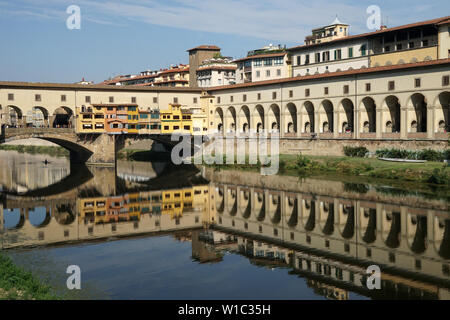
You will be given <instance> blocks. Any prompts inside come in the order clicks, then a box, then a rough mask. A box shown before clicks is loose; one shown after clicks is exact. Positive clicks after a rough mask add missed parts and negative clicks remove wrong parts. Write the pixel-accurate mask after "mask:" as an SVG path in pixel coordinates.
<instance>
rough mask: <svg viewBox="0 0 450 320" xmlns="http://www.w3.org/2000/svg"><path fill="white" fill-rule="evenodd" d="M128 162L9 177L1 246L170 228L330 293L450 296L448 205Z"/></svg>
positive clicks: (202, 258)
mask: <svg viewBox="0 0 450 320" xmlns="http://www.w3.org/2000/svg"><path fill="white" fill-rule="evenodd" d="M117 171H118V172H115V171H114V170H113V169H108V168H86V167H84V168H76V169H75V168H71V172H72V173H71V174H70V175H69V176H68V177H65V178H63V179H62V180H61V181H59V182H57V183H56V184H55V185H53V186H52V185H50V186H45V187H42V186H39V187H40V188H38V189H33V190H29V189H28V188H27V187H26V186H24V187H23V188H21V190H22V191H23V190H27V191H25V192H20V193H19V192H17V190H14V188H11V186H13V184H10V185H9V186H5V185H4V184H3V188H2V189H3V190H4V191H3V192H2V196H1V197H2V198H1V204H0V215H1V216H2V218H1V219H0V223H2V225H0V229H1V230H2V231H3V234H2V239H1V249H2V250H15V249H19V248H36V247H41V246H45V247H52V246H67V245H74V244H79V243H85V242H90V241H95V242H101V241H106V240H108V239H111V238H114V239H118V240H117V241H120V239H121V238H133V237H152V236H160V235H167V234H170V235H173V236H174V237H176V238H178V239H179V240H187V241H191V242H192V257H193V258H194V259H195V260H196V261H197V262H199V263H220V262H221V261H222V259H223V256H224V254H225V253H226V252H228V253H232V254H237V255H241V256H244V257H246V258H248V261H249V263H251V264H252V265H255V267H267V268H285V269H286V268H287V269H288V270H289V274H290V275H291V277H301V278H304V279H305V280H306V282H307V285H308V287H309V288H311V290H313V291H314V293H315V294H317V295H321V296H324V297H326V298H329V299H339V300H344V299H348V298H349V295H350V293H351V292H353V293H357V294H358V295H362V296H366V297H369V298H373V299H450V215H449V211H448V207H447V209H446V207H445V205H444V208H436V206H430V208H424V207H423V206H421V207H420V208H418V207H410V206H406V205H403V204H402V205H400V204H399V203H398V202H397V200H396V198H395V197H394V196H393V197H392V199H391V201H390V202H374V201H371V200H365V199H364V197H363V196H361V195H356V194H355V197H354V198H348V197H346V198H339V197H330V196H324V195H320V194H311V193H310V192H303V191H302V190H299V191H297V192H291V191H289V192H288V191H280V190H271V189H265V188H261V187H253V186H252V187H250V186H243V185H233V184H224V183H220V182H212V181H207V180H206V179H205V178H203V176H202V175H201V173H199V172H198V171H197V170H196V169H195V168H190V167H189V168H188V167H185V168H178V169H177V168H166V167H165V165H164V164H142V163H123V164H122V165H119V166H118V169H117ZM72 177H75V180H76V181H79V182H80V183H79V184H76V183H75V182H74V180H73V179H72ZM80 177H83V178H82V179H81V178H80ZM31 184H32V185H33V186H36V184H35V183H34V182H31ZM370 265H378V266H380V267H381V270H382V281H381V286H382V289H381V290H369V289H368V288H367V286H366V279H367V274H366V269H367V267H368V266H370ZM293 298H294V299H295V298H296V297H293ZM297 298H298V297H297Z"/></svg>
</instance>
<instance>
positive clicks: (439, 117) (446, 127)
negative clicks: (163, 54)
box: [435, 91, 450, 133]
mask: <svg viewBox="0 0 450 320" xmlns="http://www.w3.org/2000/svg"><path fill="white" fill-rule="evenodd" d="M435 106H436V111H435V126H436V129H437V131H438V132H439V133H448V132H450V92H448V91H444V92H442V93H440V94H439V96H438V101H437V102H436V104H435Z"/></svg>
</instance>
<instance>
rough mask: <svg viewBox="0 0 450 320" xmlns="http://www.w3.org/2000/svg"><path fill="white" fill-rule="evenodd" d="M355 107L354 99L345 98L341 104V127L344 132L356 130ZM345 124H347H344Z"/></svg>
mask: <svg viewBox="0 0 450 320" xmlns="http://www.w3.org/2000/svg"><path fill="white" fill-rule="evenodd" d="M354 111H355V107H354V104H353V101H351V100H350V99H347V98H346V99H344V100H342V101H341V103H340V105H339V113H340V114H339V118H340V120H339V129H340V130H342V132H343V133H346V132H354V127H355V126H354V119H355V113H354ZM344 124H345V125H344Z"/></svg>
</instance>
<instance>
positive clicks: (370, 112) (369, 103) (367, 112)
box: [360, 97, 377, 133]
mask: <svg viewBox="0 0 450 320" xmlns="http://www.w3.org/2000/svg"><path fill="white" fill-rule="evenodd" d="M361 104H362V106H363V107H364V108H360V109H361V123H362V124H363V126H362V128H361V132H364V133H370V132H376V127H377V126H376V119H377V116H376V112H377V110H376V109H377V107H376V105H375V100H373V99H372V98H371V97H365V98H364V99H363V100H362V102H361ZM366 124H367V126H366Z"/></svg>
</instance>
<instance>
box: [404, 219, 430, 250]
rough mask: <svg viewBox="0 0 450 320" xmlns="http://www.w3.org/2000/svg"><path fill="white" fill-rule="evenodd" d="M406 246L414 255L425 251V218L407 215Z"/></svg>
mask: <svg viewBox="0 0 450 320" xmlns="http://www.w3.org/2000/svg"><path fill="white" fill-rule="evenodd" d="M406 220H407V221H406V229H407V237H408V246H409V247H410V249H411V251H412V252H414V253H416V254H421V253H424V252H425V251H426V249H427V217H426V216H419V215H412V214H408V217H407V219H406Z"/></svg>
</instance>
